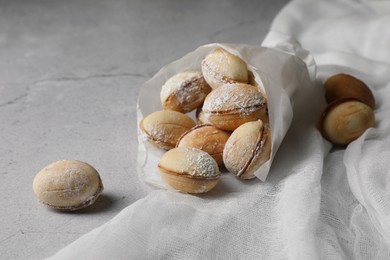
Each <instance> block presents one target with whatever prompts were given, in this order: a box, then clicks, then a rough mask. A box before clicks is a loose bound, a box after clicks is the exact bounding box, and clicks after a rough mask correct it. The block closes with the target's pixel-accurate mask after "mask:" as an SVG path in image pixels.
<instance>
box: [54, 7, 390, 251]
mask: <svg viewBox="0 0 390 260" xmlns="http://www.w3.org/2000/svg"><path fill="white" fill-rule="evenodd" d="M389 10H390V2H385V1H370V2H365V1H353V0H349V1H347V0H332V1H329V0H326V1H325V0H324V1H310V0H300V1H299V0H298V1H292V2H291V3H289V4H288V5H287V6H286V7H285V8H284V9H283V10H282V11H281V12H280V14H279V15H278V16H277V17H276V19H275V21H274V23H273V25H272V27H271V31H274V32H276V33H270V35H269V37H268V38H267V39H266V40H265V42H264V45H266V46H270V45H273V46H275V44H277V45H278V46H279V47H280V48H284V49H286V48H287V49H288V48H290V47H291V44H284V43H283V42H280V41H275V39H276V38H275V37H276V36H277V37H278V39H280V36H281V35H280V34H279V33H282V34H284V35H287V36H286V37H285V40H288V41H289V42H290V43H291V41H293V39H294V38H295V39H296V40H298V42H300V43H301V45H302V46H303V47H304V48H305V49H307V50H309V51H311V52H312V54H313V56H314V58H315V60H316V62H317V64H318V68H317V69H318V84H317V85H316V86H315V87H313V88H309V89H307V88H306V89H305V91H299V92H298V93H297V95H296V98H295V107H294V118H293V122H292V125H291V127H290V129H289V131H288V133H287V135H286V137H285V139H284V141H283V143H282V145H281V146H280V148H279V151H278V153H277V154H276V157H275V159H274V161H273V165H272V168H271V170H270V173H269V176H268V178H267V180H266V182H261V181H259V180H254V181H250V182H241V181H238V180H235V179H230V178H229V181H226V182H223V184H222V186H219V187H217V190H216V191H212V192H211V193H210V194H206V195H205V196H199V197H198V196H192V195H186V194H181V193H177V192H173V191H166V190H156V191H155V192H152V193H151V194H150V195H148V196H147V197H146V198H144V199H142V200H140V201H138V202H136V203H134V204H133V205H130V206H129V207H127V208H126V209H124V210H123V211H122V212H121V213H119V214H118V215H117V216H116V217H114V218H113V219H112V220H111V221H109V222H107V223H106V224H104V225H102V226H101V227H98V228H96V229H95V230H93V231H91V232H90V233H87V234H86V235H84V236H82V237H81V238H80V239H78V240H76V241H75V242H73V243H72V244H70V245H68V246H67V247H65V248H64V249H62V250H60V251H59V252H58V253H57V254H56V255H54V256H53V257H52V258H53V259H74V258H76V259H390V122H389V121H388V116H386V115H387V114H389V113H390V45H389V44H390V30H389V29H388V26H389V25H390V12H389ZM290 36H291V37H290ZM336 72H346V73H350V74H353V75H355V76H357V77H359V78H360V79H362V80H363V81H365V82H366V83H367V84H368V85H369V86H370V87H371V88H372V89H373V91H374V95H375V97H376V100H377V107H376V110H375V116H376V122H377V124H376V127H375V129H370V130H368V131H367V132H366V134H364V135H363V136H362V137H361V138H359V139H358V140H356V141H354V142H353V143H351V144H350V145H349V146H348V147H347V149H332V150H331V149H330V147H331V146H330V144H329V143H327V142H326V141H324V140H323V139H322V137H321V135H320V134H319V132H318V131H317V130H316V127H315V125H316V122H317V120H318V119H319V116H320V112H321V110H322V109H323V108H324V105H325V103H324V100H323V99H324V93H323V89H322V88H321V84H320V83H321V81H322V80H324V79H325V78H326V77H327V76H329V75H331V74H333V73H336ZM222 191H223V192H222Z"/></svg>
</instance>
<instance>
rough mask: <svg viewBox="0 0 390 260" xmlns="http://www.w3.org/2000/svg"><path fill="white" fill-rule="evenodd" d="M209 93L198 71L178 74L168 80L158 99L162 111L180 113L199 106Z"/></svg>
mask: <svg viewBox="0 0 390 260" xmlns="http://www.w3.org/2000/svg"><path fill="white" fill-rule="evenodd" d="M210 92H211V87H210V86H209V85H208V84H207V82H206V81H205V79H204V77H203V75H202V73H201V72H200V71H199V70H188V71H184V72H180V73H178V74H176V75H174V76H172V77H171V78H169V79H168V80H167V81H166V82H165V84H164V85H163V86H162V88H161V92H160V99H161V103H162V106H163V109H166V110H174V111H178V112H182V113H187V112H190V111H192V110H194V109H196V108H197V107H199V106H201V105H202V103H203V100H204V99H205V97H206V96H207V94H209V93H210Z"/></svg>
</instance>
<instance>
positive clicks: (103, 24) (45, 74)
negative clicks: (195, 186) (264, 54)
mask: <svg viewBox="0 0 390 260" xmlns="http://www.w3.org/2000/svg"><path fill="white" fill-rule="evenodd" d="M287 2H288V1H287V0H244V1H238V0H237V1H234V0H229V1H180V0H175V1H170V0H163V1H146V0H134V1H125V0H118V1H116V0H114V1H113V0H97V1H96V0H95V1H93V0H84V1H53V0H34V1H28V0H25V1H23V0H9V1H2V0H0V191H1V195H0V205H1V211H0V259H41V258H44V257H46V256H50V255H52V254H54V253H55V252H56V251H58V250H59V249H61V248H62V247H64V246H66V245H67V244H69V243H71V242H72V241H74V240H76V239H77V238H78V237H80V236H82V235H83V234H85V233H87V232H88V231H90V230H92V229H93V228H95V227H98V226H100V225H101V224H103V223H105V222H107V221H108V220H110V219H111V218H112V217H113V216H115V215H116V214H117V213H118V212H120V211H121V210H122V209H123V208H125V207H127V206H128V205H130V204H132V203H133V202H135V201H137V200H138V199H140V198H143V197H145V196H146V195H147V194H148V192H150V191H151V190H152V188H151V187H149V186H147V185H145V184H144V183H143V182H142V181H141V180H139V178H138V176H137V173H136V158H137V124H136V102H137V96H138V92H139V89H140V87H141V86H142V83H143V82H145V81H146V80H148V79H149V78H150V77H151V76H153V75H154V74H155V73H156V72H157V71H158V70H159V69H160V68H161V67H163V66H164V65H165V64H167V63H170V62H172V61H174V60H176V59H178V58H180V57H182V56H184V55H185V54H186V53H188V52H191V51H193V50H194V49H196V48H197V47H198V46H200V45H203V44H207V43H212V42H221V43H245V44H252V45H260V44H261V42H262V40H263V39H264V37H265V35H266V34H267V32H268V30H269V27H270V25H271V22H272V20H273V18H274V17H275V15H276V14H277V13H278V12H279V10H280V9H281V8H282V7H283V6H284V5H285V4H286V3H287ZM60 159H77V160H81V161H85V162H88V163H90V164H91V165H93V166H94V167H95V168H96V169H98V171H99V172H100V175H101V177H102V179H103V183H104V186H105V191H104V193H103V195H102V196H101V197H99V199H98V200H97V202H96V203H95V204H94V205H92V206H90V207H89V208H86V209H83V210H81V211H79V212H74V213H63V212H57V211H54V210H50V209H48V208H46V207H45V206H43V205H42V204H40V203H39V202H38V201H37V199H36V197H35V195H34V193H33V190H32V181H33V179H34V176H35V174H36V173H37V172H38V171H39V170H40V169H42V168H43V167H44V166H46V165H47V164H49V163H51V162H54V161H57V160H60Z"/></svg>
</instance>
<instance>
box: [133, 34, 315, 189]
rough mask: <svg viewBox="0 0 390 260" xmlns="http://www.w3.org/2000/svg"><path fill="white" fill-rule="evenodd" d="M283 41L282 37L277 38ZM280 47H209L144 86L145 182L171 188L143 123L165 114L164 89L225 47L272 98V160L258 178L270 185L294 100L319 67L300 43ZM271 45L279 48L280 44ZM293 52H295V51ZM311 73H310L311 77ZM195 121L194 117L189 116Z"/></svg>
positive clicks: (141, 168) (140, 111) (141, 152)
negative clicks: (153, 115)
mask: <svg viewBox="0 0 390 260" xmlns="http://www.w3.org/2000/svg"><path fill="white" fill-rule="evenodd" d="M275 38H278V39H280V37H275ZM281 42H283V44H284V46H278V49H273V48H268V47H260V46H250V45H244V44H238V45H232V44H218V43H215V44H208V45H204V46H201V47H199V48H198V49H196V50H195V51H193V52H191V53H189V54H187V55H185V56H184V57H183V58H181V59H179V60H177V61H174V62H172V63H170V64H168V65H166V66H165V67H163V68H162V69H161V70H160V71H159V72H158V73H157V74H156V75H155V76H154V77H152V78H151V79H150V80H148V81H147V82H145V84H144V85H143V86H142V88H141V91H140V94H139V98H138V103H137V115H138V122H137V123H138V142H139V146H138V174H139V175H140V177H141V178H142V179H143V180H145V182H147V183H149V184H152V185H154V186H157V187H160V188H169V187H168V186H167V185H165V184H164V183H163V181H162V179H161V177H160V175H159V172H158V169H157V165H158V162H159V161H160V158H161V156H162V155H163V154H164V153H165V152H166V151H165V150H162V149H159V148H157V147H155V146H153V145H152V144H150V143H149V142H148V141H147V139H146V137H145V135H144V134H143V133H142V132H141V131H140V129H139V123H140V121H141V120H142V118H144V117H145V116H147V115H148V114H150V113H152V112H154V111H158V110H162V106H161V101H160V91H161V87H162V85H163V84H164V83H165V82H166V80H168V79H169V78H170V77H172V76H173V75H175V74H177V73H179V72H182V71H185V70H188V69H200V68H201V61H202V59H203V58H204V57H205V56H206V55H207V54H209V53H210V52H211V51H212V50H213V49H215V48H217V47H222V48H224V49H226V50H227V51H229V52H231V53H233V54H235V55H237V56H239V57H240V58H242V59H243V60H244V61H246V63H247V64H248V68H249V70H250V71H252V72H253V74H254V76H255V81H256V82H257V84H258V85H259V86H260V87H263V88H264V89H265V91H266V94H267V96H268V110H269V119H270V128H271V139H272V150H271V157H270V159H269V160H268V161H267V162H266V163H265V164H263V165H262V166H261V167H260V168H259V169H258V170H256V172H255V176H256V177H257V178H259V179H260V180H262V181H266V178H267V175H268V173H269V170H270V168H271V165H272V161H273V158H274V156H275V154H276V152H277V151H278V148H279V146H280V144H281V142H282V140H283V138H284V136H285V135H286V132H287V130H288V128H289V127H290V124H291V121H292V118H293V112H292V111H293V106H294V96H295V94H296V91H297V89H298V88H299V86H300V85H302V82H305V84H307V83H310V82H311V81H312V79H313V78H314V74H315V64H314V62H313V59H311V56H310V54H309V53H308V52H307V51H305V50H303V49H299V45H297V43H296V42H295V43H291V45H290V44H288V43H287V44H286V42H288V41H286V39H283V40H282V41H281ZM270 45H273V46H276V45H277V43H272V44H270ZM291 48H293V49H291ZM297 48H298V49H299V50H297ZM309 71H310V73H309ZM189 115H190V116H191V117H193V118H195V117H194V113H193V112H192V113H190V114H189Z"/></svg>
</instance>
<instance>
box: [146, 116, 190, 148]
mask: <svg viewBox="0 0 390 260" xmlns="http://www.w3.org/2000/svg"><path fill="white" fill-rule="evenodd" d="M194 126H195V122H194V120H192V119H191V118H190V117H189V116H187V115H186V114H183V113H180V112H177V111H171V110H162V111H156V112H153V113H151V114H149V115H148V116H146V117H145V118H144V119H142V120H141V122H140V129H141V130H142V132H143V133H144V134H145V135H146V137H147V139H148V141H149V142H151V143H152V144H154V145H155V146H157V147H159V148H163V149H166V150H169V149H172V148H174V147H175V146H176V143H177V140H179V138H180V136H181V135H182V134H183V133H184V132H186V131H187V130H189V129H191V128H192V127H194Z"/></svg>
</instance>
